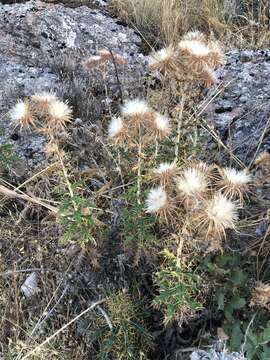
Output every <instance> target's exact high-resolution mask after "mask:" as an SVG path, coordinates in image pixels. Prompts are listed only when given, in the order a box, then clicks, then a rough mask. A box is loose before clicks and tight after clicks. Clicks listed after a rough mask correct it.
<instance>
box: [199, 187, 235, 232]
mask: <svg viewBox="0 0 270 360" xmlns="http://www.w3.org/2000/svg"><path fill="white" fill-rule="evenodd" d="M237 209H238V207H237V205H236V203H234V202H233V201H231V200H230V199H228V198H226V197H225V196H224V195H222V194H221V193H217V194H215V195H214V197H213V198H212V199H210V200H207V201H206V202H205V207H204V209H203V210H202V213H201V214H200V217H201V223H200V225H202V227H203V228H205V229H207V236H208V235H209V234H211V235H213V234H215V235H219V236H221V235H225V230H226V229H229V228H230V229H233V228H235V223H236V222H237V220H238V213H237Z"/></svg>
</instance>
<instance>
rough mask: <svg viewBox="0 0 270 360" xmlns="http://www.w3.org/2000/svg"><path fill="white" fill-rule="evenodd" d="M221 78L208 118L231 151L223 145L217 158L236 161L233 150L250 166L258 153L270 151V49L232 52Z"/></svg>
mask: <svg viewBox="0 0 270 360" xmlns="http://www.w3.org/2000/svg"><path fill="white" fill-rule="evenodd" d="M217 77H218V79H219V87H218V89H215V90H214V91H213V93H212V96H213V97H214V96H215V95H216V94H217V93H219V94H218V95H217V96H215V97H214V99H213V101H211V102H210V103H209V105H208V106H207V108H206V109H205V111H204V119H205V121H206V123H207V125H208V126H210V127H211V128H212V129H213V130H214V131H215V132H216V133H217V134H218V137H219V138H220V140H221V141H222V142H223V144H224V145H225V146H226V147H227V149H228V150H225V149H224V148H223V147H222V146H220V147H219V150H220V151H218V149H217V151H213V153H212V157H213V161H215V160H216V161H219V162H223V163H224V162H230V161H232V163H234V164H235V162H234V160H232V157H231V155H230V153H229V152H230V151H231V152H232V153H233V154H234V155H235V156H236V157H237V158H238V159H240V160H241V161H242V162H243V163H244V164H245V165H249V163H250V162H251V161H252V159H253V157H254V155H255V154H256V153H258V152H261V151H263V150H267V151H269V150H270V136H269V135H270V134H269V129H270V128H269V126H270V124H269V122H268V120H269V113H270V101H269V100H270V96H269V94H270V51H269V50H258V51H255V50H244V51H233V52H230V53H228V54H227V62H226V65H225V67H224V68H223V69H220V70H219V71H217ZM213 142H215V141H214V140H213V139H211V140H209V142H208V143H207V145H206V148H207V147H209V144H211V143H213ZM215 143H216V142H215ZM210 146H211V145H210Z"/></svg>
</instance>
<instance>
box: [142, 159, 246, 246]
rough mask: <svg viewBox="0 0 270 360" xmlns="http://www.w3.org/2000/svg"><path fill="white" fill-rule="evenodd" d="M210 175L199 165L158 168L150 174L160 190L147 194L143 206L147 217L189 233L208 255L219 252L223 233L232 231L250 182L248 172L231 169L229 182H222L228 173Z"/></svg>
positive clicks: (171, 165) (162, 166)
mask: <svg viewBox="0 0 270 360" xmlns="http://www.w3.org/2000/svg"><path fill="white" fill-rule="evenodd" d="M213 172H214V171H213V169H212V168H211V167H209V166H207V165H206V164H204V163H202V162H198V163H197V164H193V165H191V166H188V167H186V168H183V169H178V168H177V167H176V166H175V164H170V165H169V164H165V165H164V164H161V165H160V166H159V167H158V168H157V169H155V170H154V171H152V179H153V181H155V182H156V183H157V184H159V186H155V187H153V188H152V189H151V190H150V191H149V193H148V196H147V198H146V202H145V211H146V213H149V214H152V215H153V214H155V215H156V216H158V217H159V218H160V219H161V220H162V219H165V221H166V222H167V223H168V222H170V223H171V224H174V225H175V227H176V228H181V229H182V231H183V229H184V230H185V231H188V233H189V235H190V236H191V237H193V238H194V239H197V240H199V241H200V243H201V244H206V245H207V247H208V251H213V250H218V249H221V240H222V239H223V238H225V237H226V230H227V229H235V227H236V224H237V221H238V209H239V207H240V200H241V201H242V200H243V196H244V194H245V193H246V192H247V191H248V188H249V184H250V182H251V176H250V175H249V174H248V173H247V172H243V171H237V170H236V169H230V171H229V174H231V173H233V176H231V177H230V180H229V181H228V180H226V179H225V178H224V174H225V173H226V174H228V169H226V168H225V169H222V168H219V172H218V175H216V174H214V173H213ZM168 173H169V174H170V176H167V174H168ZM157 174H158V176H157ZM239 179H240V180H239ZM221 184H222V186H221Z"/></svg>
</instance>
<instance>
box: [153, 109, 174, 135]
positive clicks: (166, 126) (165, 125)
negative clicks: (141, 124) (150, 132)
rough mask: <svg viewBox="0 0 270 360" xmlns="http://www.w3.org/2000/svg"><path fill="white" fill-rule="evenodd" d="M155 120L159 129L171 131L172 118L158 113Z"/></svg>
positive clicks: (165, 131)
mask: <svg viewBox="0 0 270 360" xmlns="http://www.w3.org/2000/svg"><path fill="white" fill-rule="evenodd" d="M154 121H155V126H156V128H157V130H158V131H160V132H164V133H167V132H169V131H170V120H169V119H168V118H167V117H166V116H164V115H161V114H159V113H156V114H155V119H154Z"/></svg>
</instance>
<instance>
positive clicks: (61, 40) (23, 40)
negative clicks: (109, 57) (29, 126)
mask: <svg viewBox="0 0 270 360" xmlns="http://www.w3.org/2000/svg"><path fill="white" fill-rule="evenodd" d="M99 3H100V4H99V5H102V4H103V5H105V3H106V2H105V1H104V2H103V1H100V0H99ZM140 44H141V39H140V37H138V36H137V35H136V34H135V32H134V31H133V30H132V29H130V28H128V27H126V26H123V25H121V24H120V23H118V22H117V20H116V19H112V18H111V17H109V16H107V15H105V14H103V13H102V12H101V11H100V10H97V9H91V8H89V7H86V6H81V7H77V8H69V7H65V6H63V5H61V4H50V3H44V2H41V1H39V0H35V1H28V2H25V3H14V4H11V5H1V3H0V49H1V59H0V80H1V89H0V129H1V135H0V144H1V143H7V142H9V143H12V144H13V145H14V148H15V150H16V151H17V153H18V154H19V155H20V157H21V158H22V160H24V161H25V163H26V167H27V168H28V169H29V170H31V169H33V168H35V167H36V166H37V165H39V164H41V163H42V161H43V160H44V159H45V156H44V153H43V145H44V143H45V142H46V139H45V138H44V137H42V136H40V135H35V134H33V133H29V132H27V133H20V134H19V133H18V131H17V130H14V124H11V123H10V119H9V116H8V111H9V109H10V108H11V107H12V106H13V105H14V104H15V103H16V101H17V100H18V99H20V98H24V97H28V96H30V95H32V94H34V93H35V92H41V91H53V92H56V93H57V95H59V96H60V97H61V98H63V99H64V100H68V101H69V103H70V105H72V106H73V108H74V118H79V119H81V121H82V122H83V124H84V125H87V122H88V121H90V120H91V122H93V121H96V120H97V119H98V118H99V117H100V115H101V114H102V113H104V112H106V111H107V110H108V109H109V108H110V107H111V106H112V105H111V104H112V99H114V100H116V99H120V87H119V82H118V79H117V77H116V71H115V67H114V65H113V64H112V63H111V64H108V66H107V68H106V84H105V85H106V87H107V95H106V96H105V95H104V92H105V85H104V78H103V74H102V73H101V71H95V70H93V71H91V72H89V71H86V70H85V69H84V68H83V66H82V61H83V60H84V59H86V58H87V57H89V56H91V55H95V54H96V52H97V50H101V49H111V50H112V52H114V53H117V54H119V55H121V56H122V57H123V58H124V59H125V61H126V62H125V64H124V65H121V66H120V65H118V78H119V81H120V84H121V89H122V94H123V96H126V95H127V94H130V93H131V94H132V91H134V89H135V88H136V89H138V88H139V87H140V86H141V85H140V79H143V76H144V74H145V71H146V58H145V57H144V55H142V54H141V52H140Z"/></svg>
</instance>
